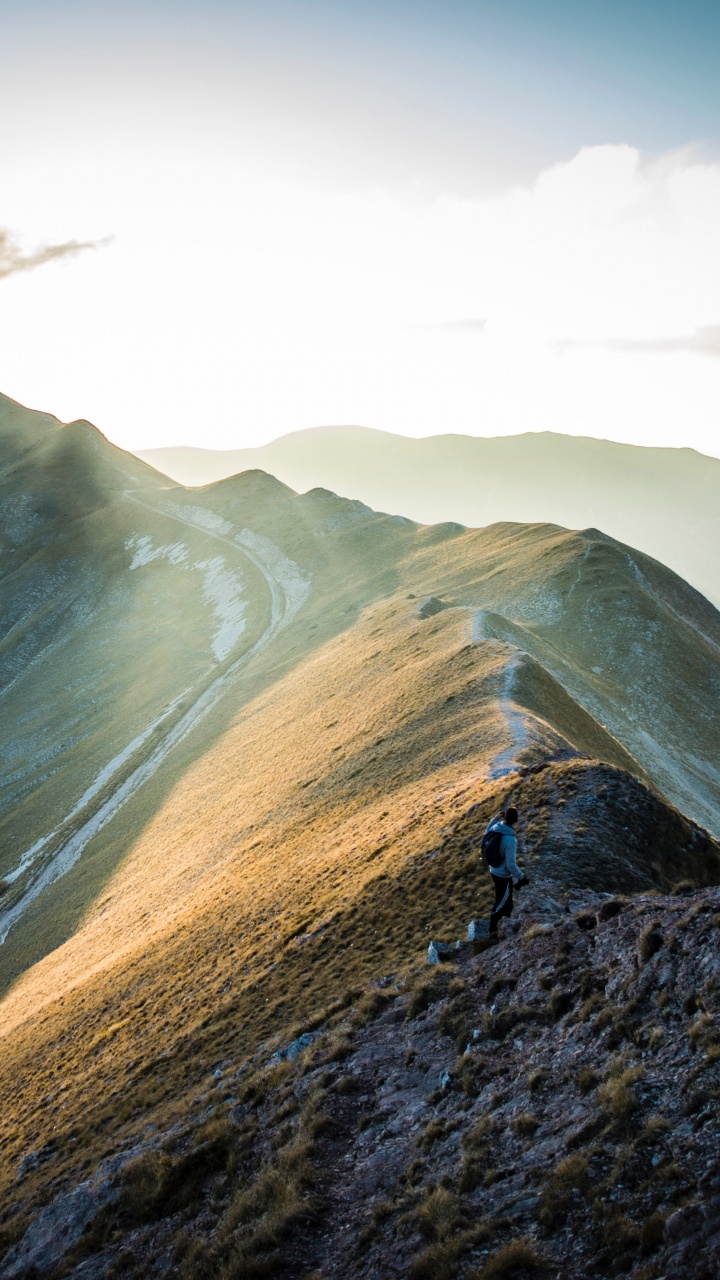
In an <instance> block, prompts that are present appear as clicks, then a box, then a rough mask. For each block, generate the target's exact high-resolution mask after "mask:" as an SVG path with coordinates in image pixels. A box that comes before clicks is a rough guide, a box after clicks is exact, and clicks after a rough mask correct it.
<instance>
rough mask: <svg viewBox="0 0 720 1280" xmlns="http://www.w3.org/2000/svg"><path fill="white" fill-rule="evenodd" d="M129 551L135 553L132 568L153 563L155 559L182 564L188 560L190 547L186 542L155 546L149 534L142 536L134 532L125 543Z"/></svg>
mask: <svg viewBox="0 0 720 1280" xmlns="http://www.w3.org/2000/svg"><path fill="white" fill-rule="evenodd" d="M125 547H126V550H127V551H134V552H135V554H134V556H133V558H132V562H131V564H130V568H131V569H139V568H140V567H141V566H142V565H146V564H152V562H153V560H169V561H170V564H182V563H183V561H184V560H187V554H188V549H187V547H186V545H185V543H184V542H173V543H171V544H170V545H169V546H167V547H154V546H153V544H152V540H151V539H150V538H148V536H147V534H144V535H143V536H142V537H140V535H139V534H136V533H134V534H133V535H132V537H131V538H128V540H127V542H126V543H125Z"/></svg>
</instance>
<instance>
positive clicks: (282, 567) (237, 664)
mask: <svg viewBox="0 0 720 1280" xmlns="http://www.w3.org/2000/svg"><path fill="white" fill-rule="evenodd" d="M126 496H127V497H128V498H130V499H131V500H132V501H134V502H137V503H138V505H140V506H144V507H147V508H148V510H151V511H154V512H155V513H156V514H158V515H161V516H163V517H165V518H167V519H169V520H175V521H176V522H177V523H179V524H185V525H187V526H188V527H189V528H192V529H195V530H197V529H201V530H202V532H203V533H204V534H205V535H206V536H207V537H211V538H214V539H215V540H216V541H218V542H222V543H224V544H225V545H226V546H229V547H231V548H232V550H233V551H234V552H235V553H236V554H238V555H241V556H244V557H245V558H246V559H247V560H249V561H250V562H251V563H252V564H253V565H254V566H255V568H256V569H258V571H259V572H260V573H261V574H262V576H263V578H264V579H265V582H266V584H267V587H268V591H269V593H270V601H271V611H270V622H269V624H268V626H267V627H266V629H265V631H264V632H263V633H262V635H261V636H259V638H258V639H257V640H256V641H255V643H254V644H253V645H251V647H250V648H249V649H248V650H246V652H245V653H243V654H241V655H240V657H239V658H236V659H235V661H234V662H232V663H231V664H230V666H228V667H227V668H226V669H225V671H224V672H223V673H222V674H221V675H218V676H217V677H216V678H215V680H212V681H211V683H210V684H209V685H208V686H207V687H206V688H205V689H203V691H202V692H201V693H200V694H198V695H197V697H195V699H194V701H193V702H192V704H191V705H190V707H189V708H188V710H187V711H185V712H184V713H183V715H181V717H180V719H179V720H177V721H176V723H175V724H173V725H172V727H170V728H169V729H167V730H166V731H165V733H164V734H163V736H162V737H161V739H160V741H159V742H157V743H156V745H155V746H154V747H152V749H151V750H150V751H149V754H148V755H146V756H145V757H144V758H142V759H141V760H140V761H139V763H138V764H136V765H135V767H134V768H133V769H132V771H131V772H130V774H129V775H127V776H126V777H125V778H124V779H123V780H122V781H121V782H119V784H118V785H117V786H115V788H114V789H113V790H112V792H111V794H110V795H108V796H106V798H105V799H104V800H103V801H102V802H101V803H100V805H99V807H98V808H96V809H93V811H92V812H90V813H89V814H88V816H87V817H86V818H85V819H84V820H83V821H82V822H81V825H80V826H79V827H78V828H77V829H76V830H74V831H72V833H71V834H70V835H69V836H68V837H67V838H66V839H64V840H62V839H61V840H60V843H59V844H58V845H57V847H56V848H55V851H54V852H53V853H52V854H51V855H50V857H49V859H48V861H47V862H46V864H45V865H44V866H43V867H42V869H41V870H40V871H39V872H38V873H37V874H36V875H35V876H34V877H33V878H32V879H31V880H30V882H29V883H28V885H27V887H26V888H25V890H24V892H23V893H22V895H21V896H20V897H19V898H18V900H17V901H16V902H15V903H13V905H12V906H10V907H9V908H8V909H7V910H5V911H4V912H2V913H0V945H1V944H2V943H3V942H4V941H5V939H6V938H7V936H8V934H9V932H10V930H11V929H12V928H13V926H14V925H15V924H16V923H17V921H18V920H19V919H20V918H21V917H22V916H23V915H24V914H25V912H26V911H27V909H28V907H29V906H30V905H31V903H32V902H34V901H35V899H36V898H37V897H38V896H39V895H40V894H41V893H42V892H43V890H45V889H46V888H47V887H48V886H49V885H51V884H53V883H54V882H55V881H56V880H59V879H60V878H61V877H62V876H64V875H66V874H67V872H68V871H69V870H70V869H71V867H73V866H74V865H75V863H76V862H77V861H78V859H79V858H80V857H81V855H82V853H83V851H84V849H85V848H86V846H87V845H88V844H89V842H90V841H91V840H92V839H93V837H94V836H96V835H97V834H98V832H99V831H101V830H102V828H103V827H105V826H106V825H107V823H108V822H110V821H111V819H112V818H114V817H115V815H116V814H117V813H118V812H119V811H120V809H122V808H123V806H124V805H125V804H126V803H127V801H128V800H129V799H130V798H131V796H133V795H134V794H135V792H136V791H138V790H139V788H140V787H141V786H142V785H143V783H145V782H147V781H148V779H150V778H152V777H153V775H154V774H155V773H157V771H158V769H159V768H160V765H161V764H162V763H163V762H164V761H165V760H166V759H167V757H168V755H169V754H170V752H171V751H172V750H173V749H174V748H175V747H176V746H178V744H179V743H180V742H182V741H183V739H184V738H186V737H187V735H188V734H189V733H190V732H191V730H192V729H194V728H195V726H196V725H197V724H198V723H199V722H200V721H201V720H202V719H204V717H205V716H206V715H207V714H208V713H209V712H210V711H211V710H212V709H213V707H215V706H216V705H217V703H218V702H219V701H220V698H221V697H222V695H223V693H224V691H225V689H226V687H227V686H228V685H229V684H230V683H231V682H232V681H233V680H234V679H235V677H236V676H237V674H238V672H240V671H241V670H242V668H243V667H245V666H246V665H247V663H248V662H250V660H251V659H252V658H254V657H255V655H256V654H257V653H259V652H260V650H261V649H264V648H265V647H266V645H268V644H269V643H270V641H271V640H273V639H274V638H275V636H276V635H278V634H279V633H280V632H281V631H283V630H284V629H285V628H286V627H287V626H288V625H289V624H290V622H291V621H292V619H293V617H294V616H295V614H296V613H297V611H298V609H299V608H300V606H301V604H302V603H303V600H304V599H305V597H306V595H307V590H308V588H309V582H308V580H307V579H306V578H305V577H304V575H302V574H301V572H300V571H299V570H298V567H297V566H296V565H294V564H293V562H292V561H290V560H288V559H287V557H285V556H284V555H283V553H282V552H280V551H279V549H278V548H277V547H275V546H274V544H273V543H271V542H270V541H269V539H266V538H262V537H261V536H260V535H258V534H253V533H252V532H251V530H249V529H243V530H241V531H240V532H239V533H238V534H237V535H236V537H235V539H233V540H231V539H230V538H229V537H227V536H225V535H224V534H223V533H219V532H215V531H214V530H213V529H212V527H207V526H206V525H202V524H198V520H197V518H184V517H183V516H182V515H180V514H179V513H177V512H168V511H165V510H164V509H163V508H161V507H154V506H152V505H151V504H150V503H149V502H144V501H142V500H141V499H139V498H136V497H134V496H133V495H132V494H127V495H126ZM190 510H191V511H194V512H198V511H202V510H203V509H202V508H190ZM207 514H208V516H210V517H211V516H212V514H213V513H211V512H208V513H207ZM222 523H223V524H225V525H226V524H227V522H226V521H223V522H222ZM230 527H231V528H232V526H230ZM188 694H192V689H188V690H186V692H185V693H184V694H182V695H180V697H179V698H178V699H176V700H175V702H173V703H172V704H171V706H170V707H169V708H165V710H164V711H163V712H162V713H161V715H160V716H158V717H157V718H156V719H155V720H154V721H153V722H152V724H151V725H149V726H148V727H147V728H146V729H145V730H144V731H143V732H142V733H141V734H139V735H138V736H137V737H136V738H135V739H133V742H132V743H130V744H129V746H128V747H126V748H125V749H124V750H123V751H121V752H120V753H119V754H118V755H116V756H115V757H114V759H113V760H112V761H111V762H110V764H108V765H106V766H105V767H104V768H103V769H102V770H101V772H100V773H99V774H98V776H97V777H96V778H95V780H94V781H93V782H92V783H91V784H90V786H89V787H88V788H87V789H86V791H85V793H84V795H83V797H82V798H81V800H80V801H79V802H78V803H77V804H76V805H75V806H74V807H73V809H72V810H71V811H70V813H69V814H68V815H67V816H66V817H65V818H64V819H63V821H62V822H61V823H59V825H58V826H57V827H56V828H55V830H54V831H52V832H51V833H50V834H49V835H47V836H45V837H43V839H42V840H40V841H38V842H37V843H36V844H35V845H33V846H32V848H31V849H28V850H27V851H26V852H25V853H24V854H23V855H22V857H21V858H20V861H19V863H18V865H17V867H16V868H15V870H14V871H13V872H10V874H9V875H8V877H7V879H8V880H9V881H10V883H12V882H13V880H15V879H17V878H18V877H19V876H20V875H22V874H23V873H24V872H25V871H27V870H28V869H29V868H30V867H31V866H32V864H33V863H34V862H36V861H37V860H38V859H39V858H40V857H41V855H42V853H43V851H44V850H45V849H47V848H48V846H50V845H51V844H52V843H53V842H55V841H56V840H57V839H58V838H60V837H61V834H62V831H63V828H65V827H68V826H69V825H70V824H71V823H72V822H73V820H74V819H75V818H76V817H77V815H78V814H79V813H80V812H81V811H82V809H83V808H86V807H89V806H90V804H92V801H93V800H94V799H95V797H96V796H98V795H99V794H100V793H101V792H104V791H105V790H106V787H107V785H108V783H109V782H110V780H111V778H112V775H113V774H114V773H117V772H118V771H119V770H120V769H121V768H122V766H123V765H124V764H126V763H127V762H128V760H129V759H130V758H131V756H133V755H136V754H139V753H140V752H141V750H142V748H143V747H144V746H145V744H146V743H147V741H148V739H149V738H150V737H151V736H152V735H153V733H154V732H155V731H157V730H158V729H159V727H160V726H161V725H162V723H163V721H164V720H166V719H167V718H168V716H169V715H170V714H171V712H172V711H173V710H174V709H175V707H176V705H177V703H178V702H180V701H181V700H182V699H184V698H185V697H187V696H188Z"/></svg>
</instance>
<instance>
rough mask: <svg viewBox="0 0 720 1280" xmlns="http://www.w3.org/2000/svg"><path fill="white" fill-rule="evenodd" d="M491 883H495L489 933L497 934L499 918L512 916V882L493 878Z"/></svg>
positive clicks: (504, 878) (503, 877)
mask: <svg viewBox="0 0 720 1280" xmlns="http://www.w3.org/2000/svg"><path fill="white" fill-rule="evenodd" d="M493 881H494V882H495V905H494V907H493V909H492V911H491V913H490V932H491V933H497V927H498V920H499V919H500V917H501V916H509V915H512V909H513V882H512V880H511V879H508V878H506V877H505V876H493Z"/></svg>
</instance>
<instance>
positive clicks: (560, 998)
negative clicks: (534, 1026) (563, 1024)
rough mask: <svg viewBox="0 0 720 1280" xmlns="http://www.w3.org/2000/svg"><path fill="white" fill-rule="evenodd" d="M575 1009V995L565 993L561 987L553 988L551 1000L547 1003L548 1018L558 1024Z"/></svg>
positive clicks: (569, 992)
mask: <svg viewBox="0 0 720 1280" xmlns="http://www.w3.org/2000/svg"><path fill="white" fill-rule="evenodd" d="M572 1007H573V995H572V992H571V991H563V990H562V988H561V987H553V990H552V991H551V992H550V999H549V1000H548V1002H547V1012H548V1016H549V1017H551V1018H552V1019H553V1021H554V1022H557V1021H558V1020H559V1019H560V1018H562V1017H564V1016H565V1014H566V1013H569V1011H570V1010H571V1009H572Z"/></svg>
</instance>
